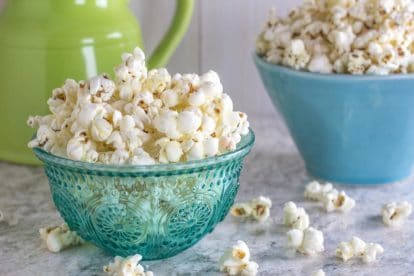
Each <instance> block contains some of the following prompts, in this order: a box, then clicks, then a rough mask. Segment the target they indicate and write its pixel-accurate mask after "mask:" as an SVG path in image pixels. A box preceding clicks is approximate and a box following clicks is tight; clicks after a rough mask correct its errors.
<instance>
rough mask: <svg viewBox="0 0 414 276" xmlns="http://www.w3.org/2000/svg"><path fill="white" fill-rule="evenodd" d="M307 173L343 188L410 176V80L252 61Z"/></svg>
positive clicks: (413, 118)
mask: <svg viewBox="0 0 414 276" xmlns="http://www.w3.org/2000/svg"><path fill="white" fill-rule="evenodd" d="M253 59H254V61H255V63H256V67H257V69H258V71H259V73H260V76H261V79H262V81H263V83H264V86H265V88H266V90H267V92H268V94H269V96H270V98H271V99H272V101H273V104H274V106H275V107H276V108H277V109H278V110H279V111H280V113H281V115H282V117H283V118H284V121H285V123H286V125H287V126H288V129H289V131H290V134H291V136H292V138H293V139H294V141H295V143H296V146H297V148H298V150H299V152H300V153H301V155H302V157H303V159H304V161H305V163H306V168H307V171H308V172H309V174H311V175H312V176H314V177H317V178H321V179H324V180H327V181H334V182H340V183H348V184H380V183H389V182H393V181H397V180H401V179H403V178H405V177H407V176H409V175H410V174H411V172H412V169H413V165H414V75H413V74H399V75H389V76H368V75H364V76H355V75H339V74H325V75H324V74H316V73H309V72H303V71H297V70H293V69H289V68H286V67H283V66H278V65H273V64H270V63H267V62H266V61H264V60H263V59H262V58H261V57H259V56H258V55H257V54H254V57H253Z"/></svg>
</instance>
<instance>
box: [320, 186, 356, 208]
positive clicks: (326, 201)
mask: <svg viewBox="0 0 414 276" xmlns="http://www.w3.org/2000/svg"><path fill="white" fill-rule="evenodd" d="M322 202H323V205H324V208H325V210H326V211H327V212H333V211H339V212H342V213H347V212H349V211H350V210H351V209H352V208H354V206H355V200H354V199H352V198H350V197H349V196H348V195H347V194H346V193H345V192H344V191H341V192H339V193H338V192H337V191H334V192H329V193H327V194H325V195H324V197H323V199H322Z"/></svg>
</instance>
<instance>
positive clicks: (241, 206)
mask: <svg viewBox="0 0 414 276" xmlns="http://www.w3.org/2000/svg"><path fill="white" fill-rule="evenodd" d="M252 211H253V210H252V207H251V206H250V204H248V203H238V204H234V205H233V206H232V207H231V209H230V214H231V215H232V216H233V217H239V218H248V217H250V216H251V215H252Z"/></svg>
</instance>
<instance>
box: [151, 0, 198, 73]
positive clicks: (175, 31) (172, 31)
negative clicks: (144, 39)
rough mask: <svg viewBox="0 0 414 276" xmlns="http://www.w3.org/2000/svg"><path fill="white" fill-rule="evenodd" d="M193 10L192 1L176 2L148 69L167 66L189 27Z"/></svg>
mask: <svg viewBox="0 0 414 276" xmlns="http://www.w3.org/2000/svg"><path fill="white" fill-rule="evenodd" d="M193 10H194V0H177V3H176V7H175V15H174V18H173V20H172V23H171V26H170V28H169V29H168V31H167V32H166V33H165V35H164V37H163V39H162V40H161V41H160V43H159V44H158V46H157V48H155V50H154V52H153V53H152V55H151V57H150V59H149V61H148V68H158V67H163V66H165V65H166V64H167V62H168V60H169V59H170V58H171V56H172V54H173V53H174V51H175V49H176V48H177V47H178V44H179V43H180V42H181V40H182V39H183V37H184V35H185V33H186V32H187V30H188V27H189V26H190V22H191V17H192V15H193Z"/></svg>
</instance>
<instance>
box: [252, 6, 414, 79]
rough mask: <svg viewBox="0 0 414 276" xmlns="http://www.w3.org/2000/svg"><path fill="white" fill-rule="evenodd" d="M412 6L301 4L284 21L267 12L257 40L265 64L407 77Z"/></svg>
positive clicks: (413, 21) (412, 51)
mask: <svg viewBox="0 0 414 276" xmlns="http://www.w3.org/2000/svg"><path fill="white" fill-rule="evenodd" d="M413 6H414V4H413V2H412V1H393V0H372V1H371V0H370V1H367V0H344V1H330V0H317V1H304V3H303V4H301V5H300V6H299V7H297V8H296V9H294V10H292V12H290V13H289V15H288V16H285V17H279V16H277V15H276V14H275V11H274V10H271V12H270V14H269V17H268V19H267V21H266V22H265V24H264V27H263V28H262V30H261V32H260V33H259V35H258V37H257V40H256V52H257V54H258V55H259V56H260V57H262V58H263V59H264V60H266V61H267V62H270V63H274V64H279V65H284V66H287V67H291V68H293V69H296V70H307V71H310V72H315V73H322V74H329V73H339V74H359V75H361V74H378V75H386V74H401V73H403V74H404V73H410V72H412V65H411V63H412V62H411V61H412V60H413V54H414V49H413V47H411V46H410V45H412V44H413V42H414V36H413V35H412V27H413V26H414V13H413V10H414V8H413Z"/></svg>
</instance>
